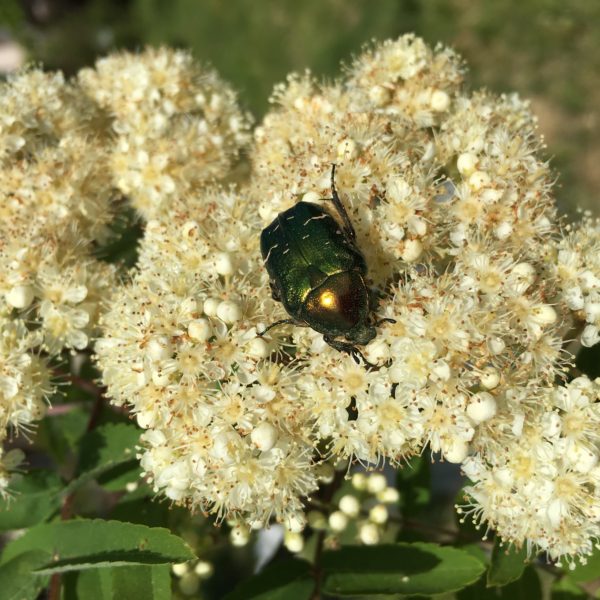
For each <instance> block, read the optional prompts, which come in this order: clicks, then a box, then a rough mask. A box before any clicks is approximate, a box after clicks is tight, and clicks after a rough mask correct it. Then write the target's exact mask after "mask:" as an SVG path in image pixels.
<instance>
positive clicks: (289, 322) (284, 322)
mask: <svg viewBox="0 0 600 600" xmlns="http://www.w3.org/2000/svg"><path fill="white" fill-rule="evenodd" d="M297 324H298V323H297V322H296V321H294V319H281V320H279V321H275V323H271V324H270V325H269V326H268V327H267V328H266V329H265V330H264V331H261V332H260V333H258V331H257V332H256V335H257V336H258V337H262V336H263V335H265V333H267V331H269V330H270V329H273V327H278V326H279V325H297Z"/></svg>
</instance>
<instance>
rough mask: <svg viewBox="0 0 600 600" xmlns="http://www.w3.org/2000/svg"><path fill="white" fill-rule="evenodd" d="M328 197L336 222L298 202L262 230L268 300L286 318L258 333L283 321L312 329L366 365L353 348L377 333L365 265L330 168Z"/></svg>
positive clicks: (315, 207)
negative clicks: (270, 297) (281, 308)
mask: <svg viewBox="0 0 600 600" xmlns="http://www.w3.org/2000/svg"><path fill="white" fill-rule="evenodd" d="M331 196H332V198H331V200H332V201H333V205H334V206H335V209H336V211H337V213H338V215H339V217H340V221H341V223H340V222H338V221H337V220H336V219H335V218H334V217H333V216H332V215H331V214H330V213H329V211H327V210H325V208H323V207H321V206H319V205H317V204H313V203H311V202H304V201H300V202H297V203H296V204H295V205H294V206H292V208H289V209H288V210H286V211H284V212H282V213H280V214H278V215H277V217H275V219H274V220H273V222H272V223H271V224H270V225H268V226H267V227H265V228H264V229H263V231H262V234H261V236H260V248H261V253H262V257H263V260H264V262H265V266H266V267H267V271H268V273H269V277H270V285H271V292H272V294H273V299H274V300H277V301H279V302H281V303H282V304H283V306H284V308H285V310H286V311H287V313H288V314H289V315H290V318H289V319H282V320H281V321H277V322H276V323H273V324H272V325H270V326H269V327H267V329H265V330H264V331H263V332H262V333H261V334H260V335H261V336H262V335H264V334H265V333H266V332H267V331H268V330H269V329H271V328H272V327H276V326H277V325H281V324H283V323H289V324H293V325H298V326H302V327H311V328H312V329H314V330H315V331H318V332H319V333H322V334H323V337H324V339H325V341H326V342H327V343H328V344H329V345H330V346H332V347H333V348H335V349H336V350H339V351H342V352H348V353H349V354H351V355H352V356H353V357H354V358H355V359H356V358H357V357H360V358H362V359H363V360H364V361H365V362H367V361H366V360H365V359H364V357H363V356H362V354H361V352H360V351H359V350H358V349H357V348H356V346H357V345H364V344H368V343H369V342H370V341H371V340H372V339H373V338H374V337H375V335H376V331H375V327H374V325H373V324H371V322H370V321H371V318H370V316H371V300H372V299H371V293H370V290H369V288H368V287H367V284H366V282H365V277H366V274H367V264H366V262H365V259H364V256H363V254H362V252H361V251H360V249H359V248H358V247H357V245H356V233H355V231H354V227H353V226H352V222H351V221H350V217H349V216H348V213H347V212H346V210H345V209H344V205H343V204H342V202H341V200H340V198H339V196H338V193H337V190H336V187H335V165H333V166H332V168H331ZM385 320H391V319H385ZM339 338H342V339H339ZM367 364H368V363H367Z"/></svg>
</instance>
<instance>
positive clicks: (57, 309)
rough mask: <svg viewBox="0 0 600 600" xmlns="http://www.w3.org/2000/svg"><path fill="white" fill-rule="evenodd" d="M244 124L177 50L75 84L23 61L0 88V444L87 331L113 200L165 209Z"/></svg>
mask: <svg viewBox="0 0 600 600" xmlns="http://www.w3.org/2000/svg"><path fill="white" fill-rule="evenodd" d="M248 128H249V120H248V118H247V117H246V116H245V115H243V114H242V113H241V112H240V111H239V110H238V108H237V105H236V103H235V97H234V94H233V92H232V90H231V89H230V88H229V86H227V85H225V84H224V83H223V82H222V81H221V80H220V79H219V78H218V77H217V75H216V74H215V73H214V72H212V71H209V70H202V69H200V68H198V67H197V66H196V65H195V64H194V63H193V61H192V59H191V57H190V56H189V54H187V53H184V52H178V51H172V50H166V49H162V50H148V51H146V52H145V53H142V54H139V55H136V54H119V55H114V56H111V57H108V58H106V59H103V60H100V61H99V62H98V65H97V70H93V69H85V70H84V71H82V72H80V73H79V76H78V78H76V80H75V81H73V82H67V81H65V79H64V77H63V75H62V74H61V73H44V72H42V71H41V70H38V69H28V70H25V71H23V72H21V73H19V74H17V75H15V76H14V77H12V78H10V79H9V80H8V81H7V82H6V83H4V84H2V85H1V86H0V175H1V176H0V198H1V201H0V318H1V319H2V321H1V324H0V331H2V335H3V336H4V338H5V339H3V341H2V342H0V372H1V373H2V374H3V376H5V377H3V380H2V383H1V384H0V415H1V416H2V418H1V419H0V442H2V441H3V440H4V438H5V437H6V435H7V433H8V432H7V429H6V426H7V425H11V426H13V427H17V426H26V425H28V424H30V423H32V422H33V421H35V420H37V419H38V418H40V417H41V416H42V415H43V413H44V411H43V405H44V403H45V402H46V401H47V400H48V398H49V397H50V396H51V395H52V393H53V392H54V391H55V385H53V384H52V383H51V378H50V370H49V369H50V367H49V365H50V361H51V360H52V359H54V358H55V357H58V356H59V355H60V354H61V352H62V351H63V350H65V349H67V350H71V351H77V350H82V349H84V348H86V347H87V346H88V344H89V340H90V337H91V336H93V335H94V333H95V332H96V325H97V319H98V314H99V311H100V307H101V304H102V302H104V301H105V300H106V298H107V297H108V295H109V293H110V292H111V291H112V290H113V289H114V288H115V284H116V279H115V273H116V267H115V266H114V265H110V264H108V263H106V262H104V261H101V260H98V259H97V258H96V254H97V250H98V248H99V246H101V245H102V244H103V243H104V242H106V241H107V240H109V236H110V235H111V234H110V230H109V224H110V223H111V221H112V219H113V216H114V213H115V212H116V208H117V205H118V204H117V203H116V202H115V200H116V199H117V197H118V196H119V195H122V194H126V195H127V196H128V197H129V199H130V200H131V201H132V202H133V204H134V205H135V206H136V207H137V208H138V210H139V211H140V212H141V213H142V214H143V215H144V216H146V217H149V216H151V215H152V214H154V213H155V212H159V211H160V210H163V209H166V207H168V204H169V203H168V199H169V198H173V192H174V191H175V190H176V189H177V192H178V194H180V193H185V192H193V191H194V190H195V189H196V187H197V185H198V184H200V183H205V182H206V181H207V180H209V179H211V178H216V177H221V176H222V175H224V174H226V173H228V172H229V170H230V167H231V166H232V162H233V160H234V159H235V157H236V156H237V153H238V150H239V149H240V147H241V146H242V145H244V144H245V143H247V141H248V140H249V133H248ZM115 133H116V134H117V135H116V137H115ZM2 481H4V479H2ZM4 489H5V486H3V485H2V484H0V493H2V491H3V490H4Z"/></svg>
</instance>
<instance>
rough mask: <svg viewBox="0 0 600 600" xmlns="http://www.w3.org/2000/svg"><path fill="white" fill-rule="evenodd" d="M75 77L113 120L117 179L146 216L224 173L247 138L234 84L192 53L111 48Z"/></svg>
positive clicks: (246, 119) (246, 123)
mask: <svg viewBox="0 0 600 600" xmlns="http://www.w3.org/2000/svg"><path fill="white" fill-rule="evenodd" d="M78 80H79V83H80V85H81V86H82V87H83V89H84V90H85V91H86V92H87V93H88V94H89V96H90V97H92V98H93V99H94V100H95V101H96V102H97V103H98V104H99V105H100V106H101V107H103V108H105V109H106V110H107V111H108V112H109V113H110V114H111V116H112V117H113V118H114V122H113V124H112V128H113V130H114V132H115V133H116V135H117V139H116V145H115V149H114V151H113V153H112V156H111V169H112V171H113V172H114V181H115V184H116V186H117V187H118V189H119V190H120V191H121V192H122V193H123V194H124V195H125V196H127V197H128V198H129V199H130V201H131V202H132V203H133V205H134V206H135V208H136V209H137V210H138V211H139V213H140V214H141V215H142V216H143V217H144V218H145V219H152V218H154V217H155V216H157V215H158V214H160V213H164V212H166V211H168V210H169V208H170V207H171V205H172V204H173V203H174V202H175V201H178V200H179V198H180V197H181V196H182V195H186V194H190V193H194V192H196V191H198V190H199V189H201V188H202V186H204V185H205V184H206V183H207V182H209V181H211V180H214V179H221V178H222V177H223V176H225V175H227V174H228V173H229V171H230V169H231V167H232V165H233V162H234V160H235V159H236V158H237V156H238V153H239V150H240V148H242V147H243V146H245V145H247V143H248V142H249V141H250V135H249V131H248V130H249V125H250V119H249V117H248V115H245V114H243V113H242V112H240V110H239V108H238V106H237V102H236V97H235V94H234V92H233V90H232V89H231V87H230V86H229V85H227V84H226V83H225V82H223V81H222V80H221V79H220V77H219V76H218V75H217V74H216V72H214V71H212V70H209V69H206V68H201V67H200V66H198V65H197V64H196V63H195V62H194V60H193V59H192V56H191V54H189V53H188V52H184V51H181V50H171V49H167V48H160V49H153V48H148V49H146V50H145V51H144V52H142V53H140V54H133V53H126V52H124V53H121V54H113V55H110V56H108V57H106V58H102V59H100V60H99V61H98V62H97V63H96V67H95V69H83V70H82V71H80V73H79V75H78Z"/></svg>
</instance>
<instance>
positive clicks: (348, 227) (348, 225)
mask: <svg viewBox="0 0 600 600" xmlns="http://www.w3.org/2000/svg"><path fill="white" fill-rule="evenodd" d="M331 200H332V201H333V204H334V205H335V208H336V210H337V211H338V213H339V214H340V217H341V218H342V221H343V222H344V230H345V232H346V235H347V236H348V237H349V238H350V239H351V240H353V241H354V240H355V239H356V231H354V226H353V225H352V221H351V220H350V217H349V216H348V213H347V212H346V209H345V208H344V205H343V204H342V201H341V200H340V197H339V196H338V193H337V190H336V188H335V163H333V164H332V165H331Z"/></svg>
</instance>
